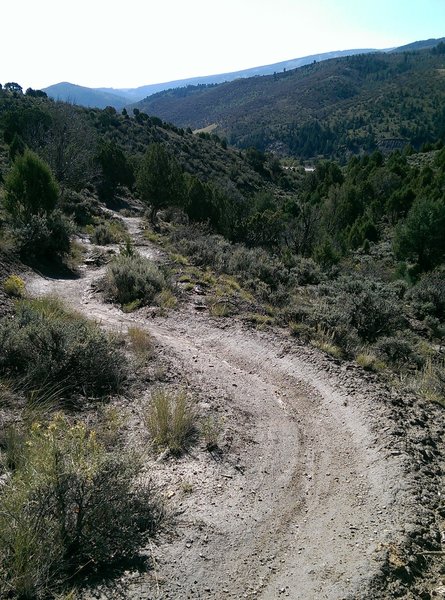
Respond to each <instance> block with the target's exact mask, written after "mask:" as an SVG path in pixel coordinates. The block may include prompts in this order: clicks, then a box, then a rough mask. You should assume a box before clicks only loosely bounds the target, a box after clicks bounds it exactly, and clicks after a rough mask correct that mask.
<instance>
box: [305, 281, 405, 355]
mask: <svg viewBox="0 0 445 600" xmlns="http://www.w3.org/2000/svg"><path fill="white" fill-rule="evenodd" d="M319 289H320V294H321V296H322V298H321V300H322V301H321V304H320V305H319V307H318V309H317V310H316V317H315V318H316V319H317V320H318V321H319V322H320V323H322V324H323V325H324V326H326V327H327V328H328V329H330V330H332V331H333V332H334V334H335V339H336V341H337V343H341V345H343V346H344V345H345V342H346V339H347V338H348V337H349V338H350V339H351V340H352V339H353V338H354V336H356V337H358V338H359V339H360V340H363V341H371V342H372V341H375V340H376V339H377V338H378V337H379V336H382V335H386V334H388V333H390V332H391V331H393V330H394V329H395V328H396V327H397V326H398V325H400V324H401V315H400V306H399V301H398V298H397V296H396V294H395V293H394V291H393V290H392V289H391V287H390V286H387V285H384V284H383V283H380V282H378V281H373V280H371V279H368V278H362V279H359V278H357V277H352V276H344V277H341V278H339V279H338V280H337V281H335V282H334V283H332V284H330V286H320V288H319Z"/></svg>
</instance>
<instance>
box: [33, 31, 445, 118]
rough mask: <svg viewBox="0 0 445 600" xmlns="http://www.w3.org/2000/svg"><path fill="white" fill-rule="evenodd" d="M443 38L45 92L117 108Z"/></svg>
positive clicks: (432, 43)
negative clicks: (181, 90) (135, 82)
mask: <svg viewBox="0 0 445 600" xmlns="http://www.w3.org/2000/svg"><path fill="white" fill-rule="evenodd" d="M441 41H445V38H439V39H433V38H432V39H428V40H421V41H416V42H412V43H410V44H407V45H405V46H400V47H397V48H387V49H383V50H377V49H375V48H358V49H349V50H335V51H332V52H322V53H319V54H310V55H308V56H303V57H299V58H293V59H289V60H285V61H281V62H277V63H272V64H269V65H262V66H259V67H252V68H249V69H243V70H240V71H232V72H228V73H219V74H215V75H204V76H200V77H191V78H188V79H177V80H173V81H166V82H162V83H153V84H149V85H144V86H140V87H137V88H107V87H101V88H89V87H85V86H80V85H76V84H73V83H69V82H61V83H56V84H54V85H50V86H48V87H46V88H43V91H44V92H46V93H47V94H48V96H49V97H50V98H53V99H55V100H62V101H64V102H70V103H72V104H77V105H80V106H86V107H92V108H93V107H94V108H105V107H106V106H113V107H114V108H115V109H116V110H121V109H122V108H124V107H125V106H128V105H132V104H135V103H137V102H140V101H141V100H144V99H145V98H147V97H149V96H152V95H154V94H158V93H160V92H163V91H165V90H170V89H176V88H185V87H187V86H197V85H211V84H220V83H226V82H230V81H234V80H236V79H244V78H250V77H262V76H265V75H273V74H274V73H279V72H283V71H290V70H293V69H297V68H299V67H303V66H305V65H308V64H311V63H313V62H322V61H326V60H330V59H334V58H341V57H345V56H354V55H358V54H370V53H373V52H382V53H393V52H404V51H414V50H420V49H425V48H432V47H434V46H435V45H437V44H438V43H440V42H441Z"/></svg>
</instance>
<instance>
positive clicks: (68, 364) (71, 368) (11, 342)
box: [0, 298, 126, 396]
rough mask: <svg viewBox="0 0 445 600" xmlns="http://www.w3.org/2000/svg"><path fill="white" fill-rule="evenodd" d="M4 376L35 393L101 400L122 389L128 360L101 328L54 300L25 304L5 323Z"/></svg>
mask: <svg viewBox="0 0 445 600" xmlns="http://www.w3.org/2000/svg"><path fill="white" fill-rule="evenodd" d="M0 373H1V374H2V375H6V376H9V377H13V378H14V379H23V378H24V379H25V380H26V382H27V385H28V386H29V387H30V388H32V387H36V388H41V387H42V386H45V385H51V384H57V385H59V386H60V387H61V388H63V390H64V391H65V393H66V394H68V395H72V394H74V393H75V392H77V393H83V394H88V395H95V396H96V395H97V396H102V395H105V394H108V393H112V392H115V391H117V390H118V389H119V387H120V385H121V384H122V382H123V380H124V379H125V377H126V363H125V358H124V356H123V355H122V354H121V352H120V351H119V350H118V348H117V344H116V343H115V342H114V341H113V340H112V339H111V338H110V337H108V336H107V335H106V334H105V333H103V332H102V331H101V330H100V329H99V327H98V326H96V325H95V324H93V323H92V322H89V321H88V320H86V319H85V318H83V317H81V316H80V315H78V314H75V313H72V312H69V311H67V310H66V309H65V308H64V307H63V305H62V304H61V303H60V302H59V301H57V300H55V299H51V298H42V299H39V300H21V301H19V302H18V304H17V306H16V314H15V317H14V319H8V318H4V319H3V320H2V321H1V322H0Z"/></svg>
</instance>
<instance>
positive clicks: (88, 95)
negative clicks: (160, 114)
mask: <svg viewBox="0 0 445 600" xmlns="http://www.w3.org/2000/svg"><path fill="white" fill-rule="evenodd" d="M43 91H44V92H46V93H47V94H48V96H49V97H50V98H53V99H54V100H61V101H63V102H69V103H70V104H77V105H79V106H86V107H94V108H105V107H106V106H114V108H116V109H117V110H121V109H122V108H124V106H125V105H126V104H128V98H126V97H125V96H123V95H120V94H119V93H118V92H117V91H116V93H114V92H108V91H105V90H98V89H93V88H89V87H83V86H81V85H75V84H74V83H69V82H68V81H62V82H61V83H56V84H54V85H50V86H48V87H46V88H44V89H43Z"/></svg>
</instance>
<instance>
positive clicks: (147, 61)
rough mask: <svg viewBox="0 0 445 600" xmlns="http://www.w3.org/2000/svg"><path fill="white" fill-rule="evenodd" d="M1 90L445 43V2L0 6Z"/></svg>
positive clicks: (215, 0)
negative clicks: (10, 84) (8, 86)
mask: <svg viewBox="0 0 445 600" xmlns="http://www.w3.org/2000/svg"><path fill="white" fill-rule="evenodd" d="M0 27H1V29H0V31H1V34H0V82H1V83H6V82H8V81H14V82H17V83H19V84H20V85H21V86H22V87H23V88H24V89H26V88H28V87H32V88H34V89H40V88H43V87H46V86H48V85H51V84H54V83H59V82H61V81H69V82H71V83H76V84H78V85H83V86H87V87H114V88H130V87H138V86H142V85H146V84H150V83H161V82H166V81H171V80H175V79H184V78H189V77H196V76H201V75H213V74H217V73H226V72H230V71H238V70H241V69H246V68H249V67H256V66H260V65H266V64H272V63H275V62H280V61H284V60H290V59H292V58H299V57H302V56H308V55H311V54H317V53H321V52H329V51H332V50H346V49H352V48H379V49H381V48H391V47H394V46H399V45H403V44H407V43H410V42H413V41H416V40H421V39H428V38H439V37H445V0H305V1H303V0H156V1H152V0H119V1H116V0H0Z"/></svg>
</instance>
